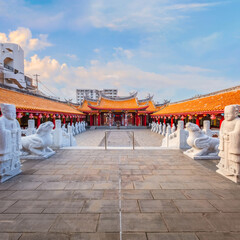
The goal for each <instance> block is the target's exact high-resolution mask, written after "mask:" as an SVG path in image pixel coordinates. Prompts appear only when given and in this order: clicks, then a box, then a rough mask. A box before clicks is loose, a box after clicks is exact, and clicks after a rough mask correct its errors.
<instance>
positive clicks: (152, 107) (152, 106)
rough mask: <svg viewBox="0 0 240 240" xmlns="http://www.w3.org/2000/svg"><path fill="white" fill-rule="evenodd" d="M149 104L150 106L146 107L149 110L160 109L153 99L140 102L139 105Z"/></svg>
mask: <svg viewBox="0 0 240 240" xmlns="http://www.w3.org/2000/svg"><path fill="white" fill-rule="evenodd" d="M146 104H148V107H147V109H146V111H147V112H156V111H157V110H158V108H156V107H155V105H154V103H153V101H152V100H150V101H147V102H139V105H140V106H142V105H146Z"/></svg>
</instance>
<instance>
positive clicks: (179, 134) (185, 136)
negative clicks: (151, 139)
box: [151, 105, 240, 183]
mask: <svg viewBox="0 0 240 240" xmlns="http://www.w3.org/2000/svg"><path fill="white" fill-rule="evenodd" d="M239 111H240V105H229V106H226V107H225V109H224V118H225V120H224V121H223V122H222V125H221V128H220V132H218V131H212V130H211V129H210V121H207V120H205V121H204V123H203V129H200V128H199V126H198V125H196V124H194V123H190V122H189V123H187V124H186V129H184V122H183V121H178V126H177V130H176V131H175V132H172V133H170V130H168V131H166V132H163V135H164V136H165V138H164V139H163V141H162V146H163V147H171V148H178V149H187V150H186V151H185V152H184V154H186V155H187V156H189V157H191V158H193V159H199V160H200V159H201V160H204V159H214V160H215V159H220V161H219V163H218V165H217V168H218V170H217V172H218V173H220V174H221V175H223V176H225V177H227V178H229V179H230V180H232V181H234V182H236V183H239V182H240V118H239V117H238V115H239ZM159 128H160V129H161V124H157V123H153V124H152V128H151V130H152V131H154V132H158V133H159ZM160 132H161V130H160ZM213 135H215V136H218V137H213Z"/></svg>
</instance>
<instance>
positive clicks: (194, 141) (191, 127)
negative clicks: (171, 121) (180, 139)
mask: <svg viewBox="0 0 240 240" xmlns="http://www.w3.org/2000/svg"><path fill="white" fill-rule="evenodd" d="M186 129H187V130H188V132H189V136H188V139H187V143H188V145H189V146H190V147H192V148H191V149H189V150H187V151H185V152H184V154H186V155H187V156H189V157H191V158H193V159H196V160H197V159H219V157H218V152H219V151H218V146H219V139H218V138H213V137H209V136H208V135H206V134H205V133H204V132H203V131H202V130H201V129H200V128H199V126H198V125H197V124H194V123H190V122H188V123H187V124H186Z"/></svg>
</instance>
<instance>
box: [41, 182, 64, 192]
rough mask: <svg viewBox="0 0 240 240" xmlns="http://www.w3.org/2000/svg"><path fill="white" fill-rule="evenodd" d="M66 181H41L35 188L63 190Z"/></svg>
mask: <svg viewBox="0 0 240 240" xmlns="http://www.w3.org/2000/svg"><path fill="white" fill-rule="evenodd" d="M66 185H67V183H63V182H47V183H42V184H41V185H40V186H39V187H38V188H37V190H63V189H64V188H65V187H66Z"/></svg>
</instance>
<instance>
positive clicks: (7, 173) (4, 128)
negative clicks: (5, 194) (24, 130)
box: [0, 104, 21, 183]
mask: <svg viewBox="0 0 240 240" xmlns="http://www.w3.org/2000/svg"><path fill="white" fill-rule="evenodd" d="M1 111H2V115H3V116H2V117H0V182H1V183H2V182H5V181H6V180H8V179H9V178H12V177H14V176H16V175H17V174H19V173H20V172H21V163H20V145H21V129H20V125H19V123H18V121H17V120H16V108H15V106H14V105H11V104H1Z"/></svg>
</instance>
